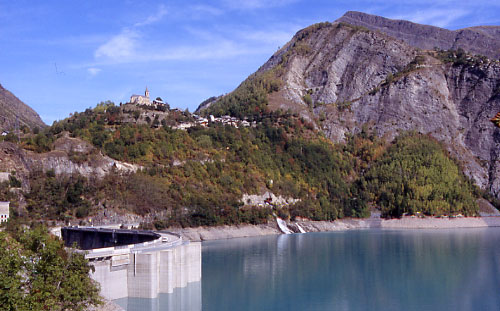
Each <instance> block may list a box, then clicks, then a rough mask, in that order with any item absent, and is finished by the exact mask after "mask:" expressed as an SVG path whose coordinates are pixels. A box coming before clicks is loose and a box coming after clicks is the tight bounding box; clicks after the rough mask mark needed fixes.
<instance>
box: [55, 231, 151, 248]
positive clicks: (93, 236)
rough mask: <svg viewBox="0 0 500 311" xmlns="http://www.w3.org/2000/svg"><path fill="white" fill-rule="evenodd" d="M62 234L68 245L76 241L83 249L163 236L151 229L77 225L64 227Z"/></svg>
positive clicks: (145, 240)
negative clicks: (102, 227)
mask: <svg viewBox="0 0 500 311" xmlns="http://www.w3.org/2000/svg"><path fill="white" fill-rule="evenodd" d="M61 234H62V238H63V240H64V245H65V246H66V247H71V246H73V244H74V243H76V246H77V248H78V249H81V250H90V249H94V248H103V247H115V246H122V245H129V244H137V243H144V242H149V241H153V240H156V239H159V238H160V237H161V236H160V235H159V234H157V233H154V232H149V231H137V230H121V229H120V230H117V229H97V228H77V227H65V228H62V229H61Z"/></svg>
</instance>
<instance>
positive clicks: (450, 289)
mask: <svg viewBox="0 0 500 311" xmlns="http://www.w3.org/2000/svg"><path fill="white" fill-rule="evenodd" d="M499 242H500V230H498V229H478V230H477V229H472V230H454V231H444V230H438V231H382V230H370V231H350V232H339V233H319V234H303V235H287V236H285V235H281V236H274V237H265V238H257V239H240V240H232V241H215V242H210V243H205V244H204V245H203V271H202V273H203V277H202V280H203V310H231V309H235V308H237V309H238V310H403V309H405V310H497V308H498V306H499V305H500V295H498V293H499V290H500V271H499V268H500V265H499V262H498V261H499V259H498V258H499V255H500V249H498V247H497V246H498V245H500V244H499Z"/></svg>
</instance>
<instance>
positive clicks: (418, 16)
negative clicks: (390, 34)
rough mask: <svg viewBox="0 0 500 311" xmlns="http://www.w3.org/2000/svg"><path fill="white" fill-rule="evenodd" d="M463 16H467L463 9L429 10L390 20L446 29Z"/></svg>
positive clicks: (398, 16) (397, 16)
mask: <svg viewBox="0 0 500 311" xmlns="http://www.w3.org/2000/svg"><path fill="white" fill-rule="evenodd" d="M465 15H467V11H466V10H463V9H449V8H446V9H441V8H430V9H428V10H418V11H416V12H414V13H411V14H405V15H396V16H392V17H391V18H394V19H404V20H409V21H412V22H415V23H420V24H427V25H433V26H437V27H447V26H449V25H451V24H452V23H453V22H454V21H456V20H458V19H460V18H462V17H464V16H465Z"/></svg>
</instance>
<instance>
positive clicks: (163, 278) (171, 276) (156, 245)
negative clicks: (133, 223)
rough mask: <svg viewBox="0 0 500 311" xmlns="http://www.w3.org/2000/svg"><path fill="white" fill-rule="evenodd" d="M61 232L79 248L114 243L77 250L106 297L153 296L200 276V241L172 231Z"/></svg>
mask: <svg viewBox="0 0 500 311" xmlns="http://www.w3.org/2000/svg"><path fill="white" fill-rule="evenodd" d="M78 229H82V230H78ZM101 230H103V231H101ZM110 231H114V232H110ZM62 235H63V239H64V238H65V237H66V238H67V239H68V240H66V239H64V241H65V243H68V244H69V245H72V244H73V243H75V242H76V243H77V245H81V246H83V247H82V248H85V247H87V246H89V245H100V246H105V245H110V244H111V245H116V246H113V247H100V248H91V249H88V248H87V249H85V250H81V251H83V252H85V257H86V258H87V259H88V260H89V262H90V263H91V264H92V265H93V266H94V268H95V271H94V272H93V273H91V277H92V278H93V279H94V280H95V281H97V282H99V284H100V286H101V295H102V296H103V297H104V298H106V299H110V300H114V299H120V298H126V297H131V298H156V297H157V296H158V294H160V293H173V292H174V289H175V288H181V287H186V286H187V285H188V284H189V283H192V282H198V281H200V280H201V243H199V242H189V241H183V240H182V238H181V237H180V236H178V235H175V234H171V233H152V232H142V231H134V230H112V229H111V230H110V229H95V228H63V229H62ZM120 235H123V236H120ZM93 238H96V240H97V241H92V239H93ZM118 241H138V242H139V243H137V244H123V243H118ZM141 241H142V242H141ZM80 243H81V244H80Z"/></svg>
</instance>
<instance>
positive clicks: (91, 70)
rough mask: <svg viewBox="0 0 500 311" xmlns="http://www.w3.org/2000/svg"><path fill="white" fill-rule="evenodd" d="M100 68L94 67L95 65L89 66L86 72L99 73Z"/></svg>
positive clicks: (92, 74)
mask: <svg viewBox="0 0 500 311" xmlns="http://www.w3.org/2000/svg"><path fill="white" fill-rule="evenodd" d="M101 71H102V70H101V69H100V68H96V67H90V68H88V69H87V72H88V73H89V74H90V75H91V76H97V75H98V74H99V72H101Z"/></svg>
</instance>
